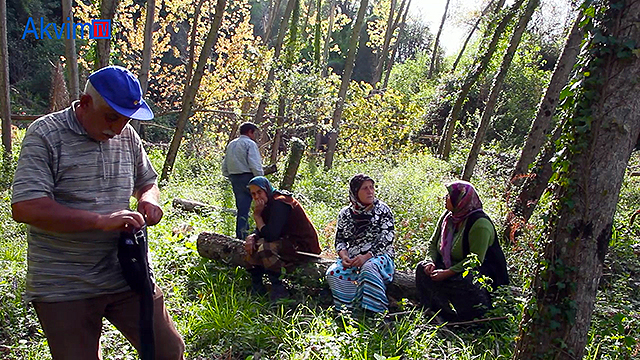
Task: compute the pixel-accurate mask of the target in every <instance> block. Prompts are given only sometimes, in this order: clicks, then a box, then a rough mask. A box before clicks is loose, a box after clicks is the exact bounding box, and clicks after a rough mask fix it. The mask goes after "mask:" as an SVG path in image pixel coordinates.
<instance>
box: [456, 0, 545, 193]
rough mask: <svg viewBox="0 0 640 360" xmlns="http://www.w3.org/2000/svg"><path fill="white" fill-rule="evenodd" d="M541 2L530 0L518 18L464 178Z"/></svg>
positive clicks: (466, 177) (474, 162)
mask: <svg viewBox="0 0 640 360" xmlns="http://www.w3.org/2000/svg"><path fill="white" fill-rule="evenodd" d="M539 4H540V0H529V2H528V3H527V7H526V8H525V10H524V13H523V14H522V16H521V17H520V19H519V20H518V25H516V28H515V30H514V31H513V35H512V36H511V41H509V47H508V48H507V52H506V53H505V54H504V57H503V58H502V64H501V65H500V71H498V73H497V74H496V76H495V77H494V79H493V86H492V87H491V92H490V93H489V99H488V100H487V103H486V104H485V107H484V112H483V113H482V117H481V118H480V124H479V125H478V129H477V130H476V135H475V137H474V139H473V145H472V146H471V151H469V156H468V157H467V162H466V164H465V166H464V172H463V173H462V179H463V180H467V181H469V180H470V179H471V176H472V175H473V169H474V168H475V166H476V163H477V161H478V154H479V153H480V149H481V148H482V141H483V140H484V134H485V133H486V132H487V128H488V127H489V124H491V118H492V117H493V111H494V110H495V107H496V103H497V102H498V96H499V95H500V91H501V90H502V85H503V84H504V79H505V78H506V77H507V71H509V67H510V66H511V61H512V60H513V57H514V56H515V54H516V50H517V49H518V45H520V40H521V39H522V34H524V31H525V30H526V29H527V24H528V23H529V20H531V16H532V15H533V12H534V11H535V10H536V8H537V7H538V5H539Z"/></svg>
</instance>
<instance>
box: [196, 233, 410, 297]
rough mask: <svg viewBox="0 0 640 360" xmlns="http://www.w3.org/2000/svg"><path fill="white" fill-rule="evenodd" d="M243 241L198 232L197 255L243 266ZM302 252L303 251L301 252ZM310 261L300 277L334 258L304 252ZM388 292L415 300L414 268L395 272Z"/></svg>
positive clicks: (316, 274)
mask: <svg viewBox="0 0 640 360" xmlns="http://www.w3.org/2000/svg"><path fill="white" fill-rule="evenodd" d="M243 243H244V242H243V241H241V240H238V239H236V238H232V237H230V236H226V235H222V234H216V233H210V232H203V233H200V235H198V241H197V246H198V253H199V254H200V256H202V257H205V258H208V259H213V260H217V261H220V262H222V263H225V264H227V265H229V266H243V267H244V266H246V265H247V263H246V261H245V260H244V258H245V255H246V253H245V251H244V247H243ZM299 254H300V255H305V254H306V253H300V252H299ZM306 257H307V258H308V259H309V262H308V263H307V264H305V265H304V266H301V267H300V271H301V276H304V277H309V278H311V279H313V280H320V279H321V278H322V277H323V276H324V274H325V272H326V271H327V268H329V266H331V264H333V263H334V261H335V259H334V258H326V257H324V256H322V255H320V256H318V255H315V254H306ZM387 295H388V296H389V297H390V298H391V300H392V301H393V300H399V299H402V298H407V299H410V300H417V293H416V283H415V277H414V274H413V271H408V272H407V271H396V273H395V275H394V279H393V283H392V284H390V285H389V286H388V287H387Z"/></svg>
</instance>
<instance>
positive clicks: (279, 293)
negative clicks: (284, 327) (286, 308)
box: [269, 282, 289, 302]
mask: <svg viewBox="0 0 640 360" xmlns="http://www.w3.org/2000/svg"><path fill="white" fill-rule="evenodd" d="M288 297H289V291H287V289H286V288H285V287H284V285H282V283H281V282H280V283H276V284H272V285H271V292H270V293H269V299H270V300H271V301H272V302H276V301H278V300H280V299H285V298H288Z"/></svg>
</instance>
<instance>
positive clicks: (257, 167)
mask: <svg viewBox="0 0 640 360" xmlns="http://www.w3.org/2000/svg"><path fill="white" fill-rule="evenodd" d="M245 173H253V176H259V175H264V172H263V171H262V158H261V157H260V151H259V150H258V145H257V144H256V143H255V141H253V140H251V138H250V137H248V136H247V135H240V137H238V138H237V139H234V140H233V141H231V142H230V143H229V145H228V146H227V150H226V151H225V156H224V160H223V161H222V175H224V176H225V177H229V175H237V174H245Z"/></svg>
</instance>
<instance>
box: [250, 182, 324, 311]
mask: <svg viewBox="0 0 640 360" xmlns="http://www.w3.org/2000/svg"><path fill="white" fill-rule="evenodd" d="M248 188H249V192H250V193H251V197H252V198H253V202H254V209H253V219H254V220H255V223H256V230H255V231H254V233H253V234H251V235H249V236H247V238H246V240H245V245H244V247H245V250H246V252H247V257H246V261H247V263H248V271H249V273H250V274H251V290H252V292H253V293H255V294H261V295H262V294H266V289H265V287H264V284H263V282H262V280H263V279H262V278H263V275H264V274H267V275H268V277H269V280H271V292H270V298H271V300H274V301H275V300H277V299H280V298H284V297H287V296H288V295H289V293H288V291H287V290H286V288H285V287H284V286H283V285H282V281H281V280H280V275H281V273H282V268H285V269H287V270H288V271H291V270H292V269H293V267H295V265H296V264H299V263H302V262H304V260H305V258H304V257H303V256H300V254H299V253H298V251H300V252H307V253H313V254H320V252H321V249H320V244H319V243H318V234H317V233H316V229H315V228H314V227H313V224H312V223H311V220H309V217H307V214H306V213H305V212H304V209H303V208H302V205H300V203H299V202H298V201H297V200H296V199H294V198H293V197H292V194H291V193H289V192H288V191H284V190H276V189H275V188H274V187H273V185H271V183H270V182H269V180H268V179H267V178H265V177H264V176H256V177H254V178H253V179H251V181H249V185H248Z"/></svg>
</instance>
